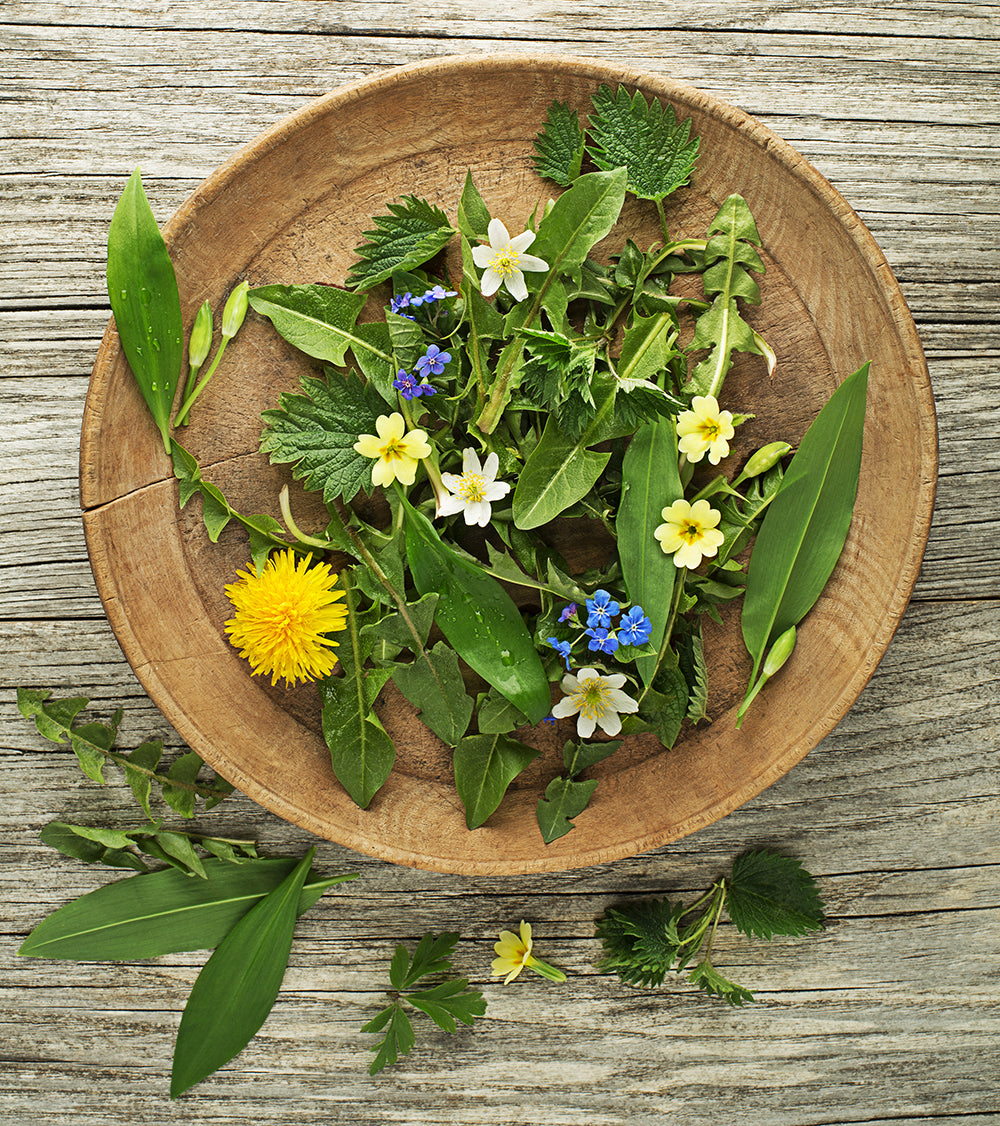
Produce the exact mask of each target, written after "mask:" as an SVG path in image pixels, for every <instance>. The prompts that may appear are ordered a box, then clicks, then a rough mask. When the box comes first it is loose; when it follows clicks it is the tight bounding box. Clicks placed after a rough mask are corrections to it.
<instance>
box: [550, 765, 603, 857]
mask: <svg viewBox="0 0 1000 1126" xmlns="http://www.w3.org/2000/svg"><path fill="white" fill-rule="evenodd" d="M596 789H597V779H596V778H592V779H590V780H589V781H587V782H575V781H573V779H571V778H553V779H552V781H551V782H550V783H549V784H548V785H547V786H546V787H545V796H544V797H541V798H539V799H538V809H537V817H538V828H539V829H540V830H541V833H542V840H543V841H545V843H546V844H551V842H552V841H554V840H557V839H558V838H559V837H564V836H565V835H566V834H567V833H568V832H569V831H570V829H572V828H573V824H572V818H574V817H576V816H577V815H578V814H580V813H582V812H583V811H584V810H585V809H586V808H587V803H588V802H589V801H590V798H591V795H592V794H593V792H594V790H596Z"/></svg>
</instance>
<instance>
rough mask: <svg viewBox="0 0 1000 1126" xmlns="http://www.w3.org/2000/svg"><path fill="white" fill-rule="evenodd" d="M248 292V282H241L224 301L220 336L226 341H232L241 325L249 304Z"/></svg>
mask: <svg viewBox="0 0 1000 1126" xmlns="http://www.w3.org/2000/svg"><path fill="white" fill-rule="evenodd" d="M249 290H250V284H249V282H245V281H241V282H240V284H239V285H238V286H237V287H236V288H235V289H234V290H233V292H232V293H230V295H229V298H228V299H227V301H226V307H225V308H224V309H223V310H222V335H223V337H224V338H225V339H226V340H232V338H233V337H234V336H235V335H236V334H237V332H239V330H240V325H241V324H243V318H244V317H245V316H246V315H247V305H248V304H249V298H248V297H247V294H248V292H249Z"/></svg>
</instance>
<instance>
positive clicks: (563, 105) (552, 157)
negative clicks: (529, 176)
mask: <svg viewBox="0 0 1000 1126" xmlns="http://www.w3.org/2000/svg"><path fill="white" fill-rule="evenodd" d="M534 144H535V155H534V156H533V157H532V160H533V161H534V163H535V171H536V172H537V173H538V175H539V176H541V177H542V179H543V180H553V181H555V183H557V184H559V185H561V186H562V187H564V188H567V187H569V185H570V184H572V183H573V181H574V180H575V179H576V178H577V176H579V175H580V167H581V165H582V164H583V153H584V135H583V129H582V128H581V127H580V118H579V116H578V114H577V112H576V110H575V109H571V108H570V106H569V104H568V103H567V102H560V101H554V102H553V103H552V104H551V105H550V106H549V111H548V114H547V116H546V118H545V124H544V125H543V126H542V128H541V131H540V132H539V133H538V135H537V137H536V138H535V142H534Z"/></svg>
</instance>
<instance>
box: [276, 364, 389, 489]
mask: <svg viewBox="0 0 1000 1126" xmlns="http://www.w3.org/2000/svg"><path fill="white" fill-rule="evenodd" d="M302 388H303V390H304V391H305V394H304V395H293V394H290V393H288V392H285V393H284V394H282V395H280V396H279V400H278V401H279V404H280V405H279V407H278V408H276V409H273V410H266V411H263V412H262V413H261V418H262V419H263V420H264V426H265V429H264V432H263V434H262V435H261V440H260V448H261V452H262V453H266V454H267V455H268V457H269V458H270V460H271V464H272V465H280V464H289V463H291V464H292V465H293V469H292V476H293V477H294V478H295V479H296V480H297V481H301V482H302V487H303V488H304V489H306V490H308V491H312V490H322V492H323V500H324V501H325V502H326V503H327V504H332V503H333V502H334V501H336V500H338V499H342V500H344V501H345V503H350V501H352V500H353V499H354V498H355V497H356V496H357V494H358V493H359V492H360V491H361V490H362V489H364V490H365V491H366V492H371V490H372V473H371V466H372V461H371V458H367V457H362V456H361V455H360V454H359V453H358V452H357V451H356V450H355V449H354V443H355V442H356V441H357V440H358V435H359V434H374V433H375V421H376V419H377V418H378V416H379V415H380V414H382V413H384V410H385V404H384V402H383V401H382V399H381V397H380V396H379V395H378V394H376V393H375V391H373V390H372V389H371V387H369V386H368V385H367V384H364V383H362V382H361V380H360V379H358V378H357V377H355V376H353V375H352V374H349V375H347V376H346V377H345V376H340V375H338V374H337V373H336V372H328V373H327V376H326V378H325V379H315V378H311V377H307V378H304V379H303V380H302Z"/></svg>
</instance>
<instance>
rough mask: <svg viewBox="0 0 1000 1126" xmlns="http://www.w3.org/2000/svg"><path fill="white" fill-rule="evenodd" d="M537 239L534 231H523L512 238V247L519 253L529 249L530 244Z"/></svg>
mask: <svg viewBox="0 0 1000 1126" xmlns="http://www.w3.org/2000/svg"><path fill="white" fill-rule="evenodd" d="M534 241H535V232H534V231H522V232H521V233H520V234H519V235H515V236H514V238H512V239H511V240H510V247H511V249H512V250H516V251H517V252H518V254H520V253H521V252H522V251H525V250H527V249H528V247H529V246H531V244H532V243H533V242H534Z"/></svg>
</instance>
